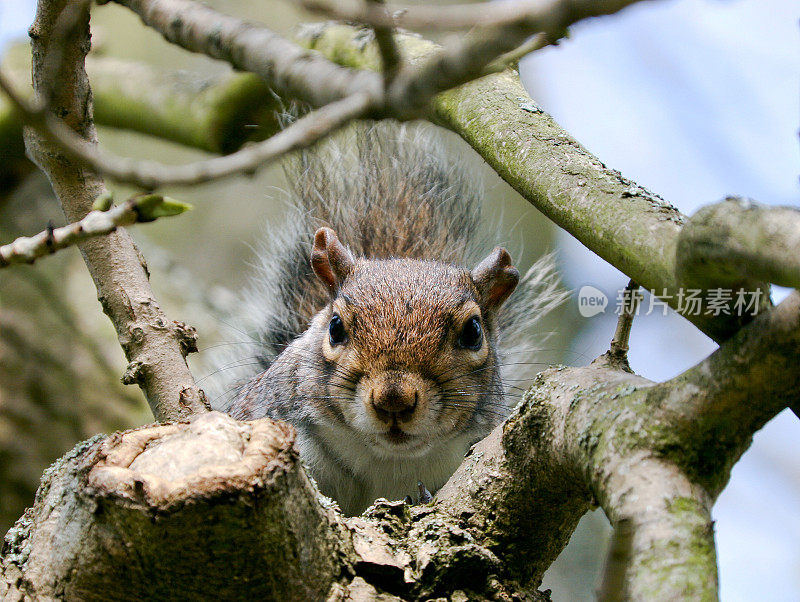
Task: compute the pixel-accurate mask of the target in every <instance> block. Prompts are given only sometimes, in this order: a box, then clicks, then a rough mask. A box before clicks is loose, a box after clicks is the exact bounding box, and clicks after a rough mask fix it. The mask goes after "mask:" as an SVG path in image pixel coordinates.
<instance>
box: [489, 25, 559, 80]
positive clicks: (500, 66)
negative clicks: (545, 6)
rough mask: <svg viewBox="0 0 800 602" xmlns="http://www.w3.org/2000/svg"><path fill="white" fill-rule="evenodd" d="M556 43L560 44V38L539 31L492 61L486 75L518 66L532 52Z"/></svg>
mask: <svg viewBox="0 0 800 602" xmlns="http://www.w3.org/2000/svg"><path fill="white" fill-rule="evenodd" d="M565 35H566V32H565ZM561 37H564V36H561ZM555 44H558V40H554V39H553V38H551V37H550V36H548V35H547V34H545V33H537V34H536V35H535V36H533V37H532V38H531V39H529V40H527V41H526V42H525V43H524V44H522V45H521V46H518V47H517V48H515V49H514V50H511V51H510V52H506V53H505V54H502V55H500V56H499V57H497V58H496V59H495V60H493V61H492V62H491V63H489V64H488V65H487V66H486V69H484V75H490V74H492V73H500V72H501V71H505V70H506V69H508V68H509V67H515V68H516V67H517V66H518V65H519V61H520V60H521V59H522V58H523V57H525V56H527V55H529V54H530V53H531V52H536V51H537V50H541V49H542V48H545V47H546V46H550V45H555Z"/></svg>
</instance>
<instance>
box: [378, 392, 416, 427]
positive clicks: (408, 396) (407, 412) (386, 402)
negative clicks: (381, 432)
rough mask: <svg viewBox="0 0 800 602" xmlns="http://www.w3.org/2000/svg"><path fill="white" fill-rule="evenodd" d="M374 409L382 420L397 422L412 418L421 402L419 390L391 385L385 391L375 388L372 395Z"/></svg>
mask: <svg viewBox="0 0 800 602" xmlns="http://www.w3.org/2000/svg"><path fill="white" fill-rule="evenodd" d="M370 402H371V404H372V409H373V410H375V415H376V416H377V417H378V419H379V420H380V421H381V422H386V423H387V424H395V423H397V422H407V421H409V420H411V418H412V416H413V415H414V411H415V410H416V409H417V403H418V402H419V392H418V391H403V390H401V389H399V388H396V387H389V388H387V389H385V390H383V391H375V390H374V389H373V391H372V394H371V395H370Z"/></svg>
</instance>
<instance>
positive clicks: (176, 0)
mask: <svg viewBox="0 0 800 602" xmlns="http://www.w3.org/2000/svg"><path fill="white" fill-rule="evenodd" d="M115 1H117V3H118V4H121V5H123V6H126V7H127V8H129V9H130V10H132V11H133V12H135V13H136V14H138V15H139V17H140V18H141V19H142V22H143V23H145V24H146V25H148V26H149V27H152V28H153V29H155V30H156V31H157V32H159V33H160V34H161V35H163V36H164V38H165V39H166V40H168V41H169V42H172V43H173V44H177V45H178V46H181V47H183V48H185V49H186V50H190V51H192V52H200V53H202V54H206V55H207V56H210V57H212V58H215V59H220V60H223V61H226V62H228V63H230V64H231V65H232V66H233V67H235V68H236V69H240V70H242V71H249V72H250V73H256V74H258V75H260V76H261V77H262V78H264V80H265V81H267V83H269V84H270V86H272V87H274V88H276V90H277V91H278V92H279V93H281V94H288V95H289V96H290V97H292V98H299V99H301V100H304V101H306V102H308V103H310V104H311V105H313V106H315V107H320V106H323V105H326V104H328V103H330V102H334V101H336V100H340V99H342V98H345V97H347V96H350V95H352V94H354V93H357V92H358V93H365V94H367V95H368V96H369V97H370V98H371V99H373V100H376V99H380V97H381V90H382V87H383V86H382V83H381V78H380V77H379V76H378V75H377V74H375V73H368V72H359V71H353V70H350V69H345V68H343V67H339V66H337V65H335V64H333V63H331V62H330V61H328V60H327V59H325V58H323V57H321V56H319V55H318V54H316V53H313V52H309V51H308V50H306V49H304V48H301V47H300V46H298V45H297V44H294V43H293V42H290V41H289V40H287V39H285V38H283V37H282V36H280V35H278V34H277V33H275V32H273V31H271V30H270V29H268V28H266V27H263V26H259V25H255V24H253V23H248V22H247V21H244V20H242V19H237V18H235V17H229V16H227V15H223V14H222V13H219V12H217V11H215V10H214V9H212V8H209V7H207V6H205V5H203V4H200V3H198V2H194V1H193V0H115Z"/></svg>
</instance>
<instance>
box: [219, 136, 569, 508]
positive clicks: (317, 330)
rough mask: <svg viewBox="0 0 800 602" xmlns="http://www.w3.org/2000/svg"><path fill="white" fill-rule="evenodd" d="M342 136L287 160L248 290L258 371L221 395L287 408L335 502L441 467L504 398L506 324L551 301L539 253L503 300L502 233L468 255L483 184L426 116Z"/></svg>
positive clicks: (278, 410)
mask: <svg viewBox="0 0 800 602" xmlns="http://www.w3.org/2000/svg"><path fill="white" fill-rule="evenodd" d="M353 137H355V139H356V144H355V148H356V150H355V156H353V153H352V152H351V151H349V150H348V149H345V148H344V145H345V144H347V142H348V140H347V139H345V140H344V142H342V141H341V138H340V141H339V142H338V143H337V142H328V143H327V144H323V145H322V146H318V147H317V148H315V149H313V150H310V151H303V152H300V153H299V154H298V155H297V156H296V157H295V158H294V159H293V160H292V162H291V165H290V166H289V167H288V168H287V181H288V182H289V186H290V187H291V196H292V199H291V203H290V206H291V208H290V215H289V218H288V220H287V225H286V227H284V228H281V229H280V231H279V232H278V233H277V234H272V233H271V234H270V237H271V238H270V240H269V241H268V244H267V246H266V247H265V248H263V249H261V252H260V253H259V255H260V257H261V265H260V268H259V270H258V274H257V276H256V277H255V279H254V281H253V283H252V284H251V286H250V288H249V291H248V293H247V296H246V298H247V300H246V302H245V304H244V307H245V308H246V309H245V311H246V312H247V314H248V316H249V319H250V321H251V322H253V323H254V324H255V332H256V334H255V339H256V341H257V346H258V352H257V357H256V362H257V373H256V374H255V375H252V374H250V375H249V378H245V379H240V381H239V382H240V383H242V384H241V385H239V386H237V387H236V388H235V395H234V396H233V398H232V399H231V400H229V401H227V402H225V403H223V407H222V408H221V409H222V410H223V411H226V412H227V413H229V414H230V415H231V416H233V417H234V418H236V419H239V420H253V419H257V418H261V417H264V416H269V417H271V418H275V419H279V420H283V421H286V422H288V423H291V424H292V425H293V426H294V427H295V429H296V431H297V442H298V448H299V451H300V457H301V459H302V460H303V462H304V463H305V465H306V467H307V470H308V472H309V473H310V475H311V476H312V477H313V478H314V480H315V481H316V483H317V485H318V487H319V488H320V490H321V492H322V493H323V494H326V495H327V496H329V497H331V498H333V499H334V500H336V501H337V502H338V503H339V506H340V508H341V509H342V511H343V512H344V513H345V514H347V515H355V514H357V513H360V512H362V511H363V510H364V509H365V508H366V507H368V506H369V505H370V504H371V503H372V502H373V501H374V500H375V499H376V498H378V497H384V498H389V499H403V498H406V497H409V496H410V495H412V494H414V493H415V492H416V491H417V489H418V483H420V484H424V486H425V487H427V488H429V489H430V490H431V491H434V492H435V491H436V490H437V489H439V488H440V487H441V486H442V485H443V484H444V483H445V482H446V481H447V479H448V478H449V477H450V476H451V474H452V473H453V472H454V471H455V469H456V468H457V467H458V466H459V464H460V463H461V461H462V459H463V457H464V455H465V454H466V452H467V451H468V450H469V448H470V446H471V445H473V444H474V443H476V442H477V441H479V440H480V439H482V438H483V437H484V436H486V435H487V434H488V433H489V432H490V431H491V429H492V428H494V427H495V426H496V425H497V424H499V423H500V422H501V421H502V420H503V419H504V418H505V417H506V416H507V415H508V413H509V412H510V404H509V403H508V402H507V400H508V398H509V395H508V391H507V387H506V385H505V383H504V380H503V377H502V363H503V358H506V357H508V356H507V354H508V349H509V341H511V339H513V337H511V336H509V335H510V334H513V333H512V332H511V331H517V332H521V331H524V330H525V329H526V325H527V323H528V322H532V321H534V320H536V319H537V318H538V317H540V316H541V315H542V314H543V313H545V312H546V311H548V310H549V309H550V308H552V307H554V306H555V305H556V304H558V303H559V302H560V300H561V295H560V294H559V292H558V287H557V284H556V279H555V276H554V271H553V268H552V262H550V261H548V260H547V259H545V260H544V261H540V262H539V263H537V264H535V265H534V266H533V267H532V268H531V270H530V271H529V272H528V273H527V274H526V275H525V277H524V278H523V279H522V286H521V287H520V288H521V289H523V290H522V291H521V292H518V293H517V294H516V295H515V296H514V297H516V299H515V300H514V301H513V302H511V301H510V302H508V303H506V300H507V299H508V298H509V296H510V295H511V293H512V292H513V291H514V290H515V288H517V285H518V283H519V281H520V275H519V272H518V271H517V269H516V268H515V267H514V266H513V265H512V262H511V258H510V256H509V254H508V252H507V251H506V250H505V249H503V248H501V247H497V248H495V249H494V250H493V251H491V252H490V253H488V254H487V255H486V256H485V258H484V259H482V260H481V261H475V258H476V257H478V256H479V254H480V253H481V251H482V248H483V247H484V245H483V242H482V237H481V236H480V234H479V226H480V207H481V203H480V196H481V193H480V189H481V188H480V186H479V185H478V184H476V183H475V182H474V180H473V179H472V178H470V177H469V176H468V175H467V173H466V169H465V168H463V167H461V166H460V165H457V164H454V162H453V161H452V159H449V158H448V157H447V154H446V153H445V152H444V151H443V150H442V148H441V145H440V144H439V143H438V141H437V140H436V139H435V138H434V137H433V136H432V135H431V134H430V132H429V131H428V130H420V129H419V128H411V127H410V126H400V125H396V124H395V125H387V124H385V123H378V124H374V125H372V126H365V125H360V126H358V127H356V129H355V132H354V133H351V135H350V139H349V141H350V142H351V143H352V138H353ZM348 155H349V158H348ZM312 241H313V242H312ZM467 262H472V263H471V265H472V266H474V267H471V269H470V268H468V267H464V266H465V265H467ZM421 491H422V490H421Z"/></svg>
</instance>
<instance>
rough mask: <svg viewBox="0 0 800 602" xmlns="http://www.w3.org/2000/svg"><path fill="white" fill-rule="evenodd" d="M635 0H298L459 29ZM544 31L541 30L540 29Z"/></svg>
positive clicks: (398, 23) (331, 12)
mask: <svg viewBox="0 0 800 602" xmlns="http://www.w3.org/2000/svg"><path fill="white" fill-rule="evenodd" d="M637 1H639V0H632V1H631V0H628V1H625V0H622V1H620V0H612V1H609V0H600V1H598V0H594V1H592V0H583V1H581V0H578V1H576V0H550V1H549V2H548V1H543V0H516V1H512V2H503V3H501V4H492V3H490V2H479V3H476V4H460V5H458V4H456V5H452V4H451V5H446V6H435V5H430V6H426V5H421V6H400V5H397V4H387V5H385V8H378V7H377V6H374V5H372V4H370V2H369V0H363V1H359V2H356V3H336V4H334V3H333V2H329V1H327V0H301V2H300V4H301V5H302V7H303V8H305V9H306V10H308V11H311V12H314V13H318V14H321V15H324V16H326V17H328V18H330V19H336V20H338V21H351V22H356V23H363V24H365V25H370V26H372V27H376V26H378V27H393V26H395V27H405V28H407V29H426V30H441V29H463V28H472V27H484V28H488V27H505V26H509V25H525V26H528V27H529V28H530V29H534V31H535V27H536V26H537V24H538V23H539V22H540V21H541V20H542V18H543V15H544V16H545V17H546V18H549V16H550V15H560V14H563V15H565V17H564V18H568V19H574V20H577V18H575V17H574V16H569V17H568V16H566V15H577V14H579V15H582V16H581V17H578V18H583V17H588V16H595V15H600V14H609V13H613V12H618V11H620V10H622V8H624V7H625V6H627V5H630V4H633V3H634V2H637ZM541 31H544V30H541Z"/></svg>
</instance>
